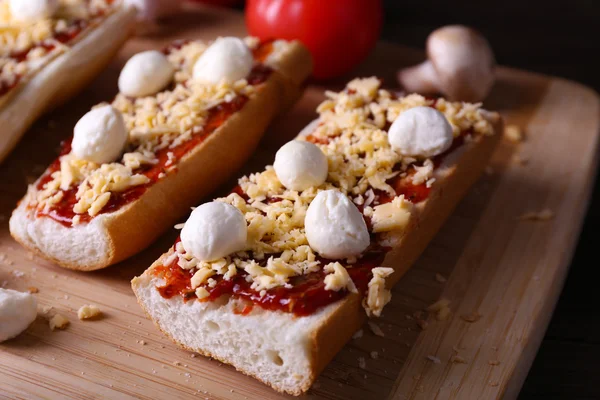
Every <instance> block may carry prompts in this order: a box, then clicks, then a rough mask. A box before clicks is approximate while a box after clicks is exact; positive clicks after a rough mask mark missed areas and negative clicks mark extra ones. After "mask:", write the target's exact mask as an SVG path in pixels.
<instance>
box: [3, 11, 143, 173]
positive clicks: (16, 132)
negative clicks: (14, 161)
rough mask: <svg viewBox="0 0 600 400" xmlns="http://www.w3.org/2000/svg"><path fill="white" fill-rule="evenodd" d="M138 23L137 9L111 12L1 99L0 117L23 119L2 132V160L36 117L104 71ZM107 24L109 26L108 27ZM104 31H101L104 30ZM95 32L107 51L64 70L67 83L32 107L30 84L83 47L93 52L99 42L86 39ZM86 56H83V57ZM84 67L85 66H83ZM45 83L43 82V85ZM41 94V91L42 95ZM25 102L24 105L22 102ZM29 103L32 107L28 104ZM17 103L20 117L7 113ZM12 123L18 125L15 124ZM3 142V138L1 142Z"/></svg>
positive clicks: (42, 77) (56, 105)
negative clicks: (26, 95)
mask: <svg viewBox="0 0 600 400" xmlns="http://www.w3.org/2000/svg"><path fill="white" fill-rule="evenodd" d="M115 19H116V20H118V22H119V24H120V29H119V30H115V29H114V27H112V24H111V22H112V21H114V20H115ZM134 23H135V10H133V9H128V10H125V9H122V10H118V11H116V12H114V13H113V14H111V15H110V16H109V17H108V18H107V19H106V20H104V21H103V23H101V24H100V25H98V26H95V27H93V28H91V29H90V30H88V31H86V32H85V33H84V34H83V35H82V36H81V37H79V38H78V39H77V42H76V43H75V44H73V48H72V49H70V50H69V51H67V52H65V53H63V54H60V55H57V56H56V57H52V58H51V59H49V60H48V62H47V63H46V64H45V65H44V66H43V67H42V68H41V69H40V70H38V71H36V72H35V73H32V74H31V76H28V79H27V80H23V81H21V82H19V84H18V86H17V87H15V88H14V89H13V90H11V91H10V92H9V93H8V94H7V95H6V96H3V99H2V101H1V102H0V117H1V118H0V119H2V120H5V118H4V117H3V116H6V120H9V117H10V119H13V118H17V117H18V118H21V119H22V120H21V121H18V124H10V123H9V124H8V127H7V126H4V127H3V129H4V130H3V132H2V134H3V135H4V137H5V139H6V138H8V140H7V141H6V143H5V144H0V162H1V161H2V160H3V159H4V158H5V157H6V156H7V155H8V154H9V153H10V151H11V150H12V149H13V148H14V147H15V146H16V144H17V143H18V141H19V139H20V138H21V136H22V135H23V134H24V133H25V131H26V130H27V129H28V128H29V126H31V124H33V123H34V122H35V120H36V119H37V118H39V117H40V116H41V115H43V114H45V113H47V112H49V111H51V110H52V109H54V108H56V107H58V106H60V105H62V104H63V103H65V102H66V101H67V100H69V99H70V98H71V97H72V96H74V95H75V94H76V93H78V92H79V91H81V90H82V89H83V88H85V87H86V86H87V85H88V83H89V82H90V81H91V80H92V79H93V78H94V77H95V76H96V75H98V73H100V71H102V70H103V69H104V68H106V66H107V65H108V64H109V62H110V61H111V60H112V59H113V58H114V56H115V55H116V53H117V52H118V51H119V49H120V48H121V47H122V45H123V44H124V43H125V42H126V41H127V39H128V38H129V36H130V35H131V33H132V32H133V28H134ZM107 26H108V28H107ZM103 30H104V31H105V32H102V31H103ZM92 35H100V36H106V37H104V38H103V42H106V43H108V45H107V44H106V43H105V46H106V51H105V52H103V53H102V54H101V55H100V56H98V57H93V58H91V59H90V58H89V57H86V59H83V60H81V63H80V65H78V66H79V68H78V69H77V72H76V73H74V71H72V70H70V71H65V72H63V73H65V74H67V73H68V76H69V79H68V83H67V84H64V85H62V86H61V87H60V90H57V91H56V92H55V93H50V94H49V95H48V96H47V97H48V101H45V102H44V103H43V104H40V105H39V106H38V107H33V108H32V107H31V106H30V103H29V101H27V99H22V98H21V97H22V96H23V92H25V90H26V88H27V86H28V85H31V84H33V82H35V80H36V79H40V78H41V79H42V80H44V74H45V73H46V72H45V71H48V70H49V69H51V68H53V67H55V66H56V65H58V64H60V63H64V64H67V63H69V62H71V61H74V60H73V53H75V52H85V51H86V50H85V49H81V48H80V47H82V46H83V47H85V48H90V50H89V51H90V52H93V51H94V50H92V48H93V47H94V46H96V47H97V44H95V43H94V42H90V43H88V42H87V41H86V39H87V38H88V37H91V36H92ZM82 58H83V57H82ZM83 66H85V68H83ZM46 79H54V76H53V75H50V76H49V78H46ZM42 85H43V84H42ZM39 90H40V91H43V90H44V89H43V88H39ZM40 95H42V94H40ZM20 103H23V104H20ZM28 105H29V107H27V106H28ZM12 106H18V107H17V108H18V109H17V110H16V112H17V113H19V115H18V116H15V115H12V116H10V115H8V114H13V113H15V110H14V109H13V108H14V107H12ZM12 125H17V126H15V127H13V126H12ZM0 142H1V141H0Z"/></svg>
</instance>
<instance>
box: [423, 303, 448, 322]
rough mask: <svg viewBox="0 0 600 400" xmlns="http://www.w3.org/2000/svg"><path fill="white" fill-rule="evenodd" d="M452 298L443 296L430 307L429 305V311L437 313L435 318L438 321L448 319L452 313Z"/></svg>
mask: <svg viewBox="0 0 600 400" xmlns="http://www.w3.org/2000/svg"><path fill="white" fill-rule="evenodd" d="M449 305H450V300H448V299H446V298H441V299H439V300H438V301H436V302H435V303H433V304H432V305H430V306H429V307H427V311H429V312H432V313H435V318H436V319H437V320H438V321H445V320H446V319H448V316H449V315H450V307H449Z"/></svg>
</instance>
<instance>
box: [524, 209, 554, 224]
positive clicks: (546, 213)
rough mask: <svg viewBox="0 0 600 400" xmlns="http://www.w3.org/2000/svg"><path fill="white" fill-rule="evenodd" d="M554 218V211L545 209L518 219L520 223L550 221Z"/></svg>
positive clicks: (527, 213) (530, 212) (528, 213)
mask: <svg viewBox="0 0 600 400" xmlns="http://www.w3.org/2000/svg"><path fill="white" fill-rule="evenodd" d="M553 218H554V211H552V210H551V209H549V208H545V209H543V210H542V211H529V212H526V213H525V214H522V215H520V216H519V217H517V219H518V220H520V221H550V220H551V219H553Z"/></svg>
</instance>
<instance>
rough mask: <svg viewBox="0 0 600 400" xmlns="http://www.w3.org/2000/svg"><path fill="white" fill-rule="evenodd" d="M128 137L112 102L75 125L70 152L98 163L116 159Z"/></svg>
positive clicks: (82, 118)
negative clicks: (111, 104)
mask: <svg viewBox="0 0 600 400" xmlns="http://www.w3.org/2000/svg"><path fill="white" fill-rule="evenodd" d="M127 136H128V134H127V128H126V127H125V121H124V120H123V116H122V115H121V113H120V112H119V111H117V110H115V109H114V108H113V107H112V106H109V105H106V106H102V107H98V108H95V109H93V110H92V111H90V112H88V113H87V114H85V115H84V116H83V117H81V119H80V120H79V121H78V122H77V124H76V125H75V129H74V134H73V142H72V143H71V152H72V153H73V154H74V155H75V157H77V158H79V159H82V160H88V161H92V162H95V163H98V164H104V163H109V162H113V161H115V160H116V159H117V158H118V157H119V156H120V155H121V153H122V152H123V149H124V148H125V145H126V144H127Z"/></svg>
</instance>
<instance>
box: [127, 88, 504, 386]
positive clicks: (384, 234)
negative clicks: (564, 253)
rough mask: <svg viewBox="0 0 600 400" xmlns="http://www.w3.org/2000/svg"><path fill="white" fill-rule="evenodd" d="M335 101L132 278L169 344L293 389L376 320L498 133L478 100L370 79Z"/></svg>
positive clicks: (201, 211)
mask: <svg viewBox="0 0 600 400" xmlns="http://www.w3.org/2000/svg"><path fill="white" fill-rule="evenodd" d="M328 95H329V97H330V98H329V99H328V100H326V101H325V102H323V103H322V104H321V105H320V106H319V108H318V111H319V114H320V115H319V118H318V120H316V121H315V123H312V124H310V125H309V126H308V127H307V128H306V129H305V130H304V131H303V132H302V133H301V134H300V136H299V137H298V138H297V140H295V141H292V142H290V143H288V144H286V145H285V146H283V147H282V148H281V149H280V150H279V152H278V153H277V155H276V157H275V162H274V164H273V166H272V167H271V166H268V167H267V168H266V170H265V171H263V172H260V173H257V174H252V175H250V176H247V177H243V178H241V179H240V181H239V186H238V187H236V188H235V189H234V190H233V191H232V193H231V194H230V195H229V196H227V197H226V198H222V199H218V200H217V201H215V202H212V203H207V204H204V205H202V206H200V207H198V208H197V209H195V210H194V211H193V212H192V215H191V216H190V218H189V219H188V221H187V222H186V223H185V226H184V228H183V230H182V232H181V236H180V240H178V241H177V242H176V243H175V245H173V246H172V247H171V249H169V251H168V252H166V253H165V254H163V255H162V256H161V257H160V258H159V259H158V260H157V261H156V262H155V263H154V264H153V265H152V266H151V267H150V268H149V269H148V270H146V272H144V274H143V275H141V276H140V277H137V278H134V279H133V281H132V287H133V290H134V292H135V294H136V296H137V298H138V302H139V303H140V305H141V306H142V308H143V309H144V310H145V311H146V312H147V314H148V315H149V316H150V317H151V318H152V320H153V321H154V322H155V323H156V325H157V326H158V327H159V329H160V330H162V331H163V332H164V333H165V334H166V335H167V336H168V337H169V338H171V339H172V340H173V341H174V342H176V343H177V344H179V345H180V346H182V347H183V348H186V349H188V350H190V351H195V352H198V353H201V354H204V355H206V356H209V357H214V358H216V359H218V360H220V361H222V362H225V363H228V364H231V365H233V366H234V367H235V368H237V369H238V370H240V371H242V372H243V373H245V374H248V375H251V376H253V377H255V378H256V379H258V380H260V381H262V382H264V383H266V384H267V385H269V386H271V387H273V388H274V389H275V390H277V391H280V392H286V393H290V394H293V395H299V394H301V393H303V392H305V391H306V390H308V388H309V387H310V386H311V384H312V383H313V382H314V380H315V379H316V377H317V375H318V374H319V373H320V372H321V371H322V370H323V369H324V368H325V366H326V365H327V364H328V363H329V362H330V361H331V359H332V358H333V357H334V355H335V354H336V353H337V352H338V351H339V350H340V349H341V348H342V346H344V344H345V343H346V342H347V341H348V340H349V339H350V338H351V336H352V335H353V333H354V332H355V331H356V330H357V329H359V328H360V326H361V325H362V324H363V322H364V320H365V318H366V316H367V315H369V316H372V317H377V316H379V315H380V314H381V312H382V309H383V307H384V306H385V305H386V304H387V303H388V302H389V300H390V298H391V292H390V291H389V288H390V287H391V286H392V285H393V284H394V283H396V282H397V281H398V280H399V279H400V277H401V276H402V275H403V274H404V273H405V272H406V271H407V270H408V269H409V267H410V266H411V265H412V263H413V262H414V261H415V260H416V258H417V257H418V256H419V255H420V254H421V252H422V251H423V250H424V249H425V247H426V246H427V244H428V243H429V241H430V240H431V239H432V238H433V236H434V235H435V234H436V232H437V231H438V230H439V228H440V227H441V225H442V224H443V223H444V221H445V220H446V218H447V217H448V216H449V214H450V213H451V212H452V210H453V209H454V207H455V206H456V205H457V203H458V202H459V201H460V199H461V198H462V197H463V196H464V195H465V193H466V192H467V189H468V188H469V187H470V186H471V185H472V184H473V183H474V182H475V181H476V180H477V178H478V177H479V175H480V174H481V173H482V172H483V170H484V168H485V166H486V164H487V162H488V160H489V158H490V156H491V154H492V152H493V150H494V148H495V147H496V144H497V143H498V141H499V138H500V136H501V135H500V131H501V129H502V121H501V118H500V116H499V115H498V114H497V113H493V112H488V111H485V110H483V109H481V108H480V107H479V106H478V105H474V104H466V103H451V102H448V101H445V100H444V99H437V100H431V99H426V98H424V97H422V96H420V95H416V94H413V95H408V96H405V97H400V98H398V97H396V96H395V95H394V94H393V93H391V92H388V91H386V90H383V89H381V88H380V81H379V80H378V79H376V78H367V79H356V80H354V81H352V82H350V83H349V84H348V86H347V87H346V89H345V90H344V91H342V92H340V93H328ZM215 215H217V216H218V220H219V221H221V223H220V224H215V223H214V221H213V219H214V218H215ZM365 311H366V312H365Z"/></svg>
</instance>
